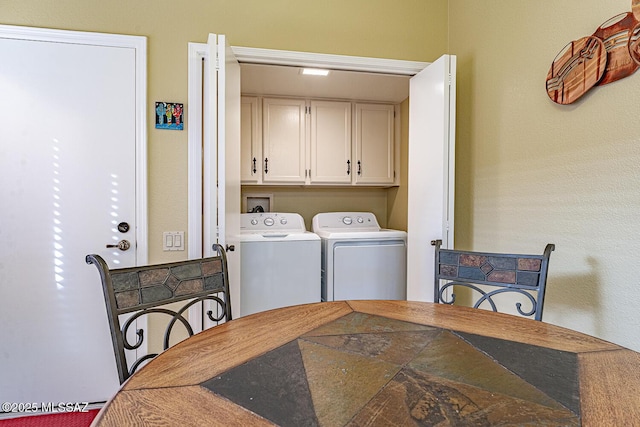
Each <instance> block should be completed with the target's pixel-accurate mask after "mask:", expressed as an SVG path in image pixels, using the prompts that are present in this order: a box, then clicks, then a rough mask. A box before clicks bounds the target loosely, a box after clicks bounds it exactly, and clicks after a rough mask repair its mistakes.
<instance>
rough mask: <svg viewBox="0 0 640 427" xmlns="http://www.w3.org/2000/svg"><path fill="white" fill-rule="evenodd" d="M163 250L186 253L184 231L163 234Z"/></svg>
mask: <svg viewBox="0 0 640 427" xmlns="http://www.w3.org/2000/svg"><path fill="white" fill-rule="evenodd" d="M162 250H164V251H184V231H165V232H163V233H162Z"/></svg>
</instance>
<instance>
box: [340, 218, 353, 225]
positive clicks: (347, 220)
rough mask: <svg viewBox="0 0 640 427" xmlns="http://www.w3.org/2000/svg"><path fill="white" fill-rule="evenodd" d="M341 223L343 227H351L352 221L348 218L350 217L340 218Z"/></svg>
mask: <svg viewBox="0 0 640 427" xmlns="http://www.w3.org/2000/svg"><path fill="white" fill-rule="evenodd" d="M342 222H343V223H344V224H345V225H351V222H352V219H351V217H350V216H345V217H344V218H342Z"/></svg>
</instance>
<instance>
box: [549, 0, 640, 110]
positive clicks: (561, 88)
mask: <svg viewBox="0 0 640 427" xmlns="http://www.w3.org/2000/svg"><path fill="white" fill-rule="evenodd" d="M639 67H640V0H632V1H631V12H626V13H621V14H619V15H616V16H614V17H613V18H611V19H609V20H607V21H606V22H605V23H603V24H602V25H601V26H600V27H598V28H597V29H596V31H595V32H594V33H593V35H591V36H588V37H583V38H581V39H578V40H574V41H572V42H570V43H569V44H567V45H566V46H565V47H564V48H562V50H561V51H560V52H559V53H558V55H556V57H555V58H554V60H553V62H552V63H551V68H550V69H549V72H548V73H547V95H549V98H551V100H552V101H553V102H555V103H557V104H563V105H567V104H571V103H572V102H575V101H576V100H577V99H579V98H580V97H582V96H583V95H584V94H585V93H587V92H588V91H589V90H590V89H591V88H592V87H594V86H603V85H605V84H608V83H612V82H615V81H617V80H620V79H623V78H625V77H628V76H630V75H631V74H633V73H635V72H636V70H637V69H638V68H639Z"/></svg>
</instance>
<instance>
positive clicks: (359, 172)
mask: <svg viewBox="0 0 640 427" xmlns="http://www.w3.org/2000/svg"><path fill="white" fill-rule="evenodd" d="M360 175H362V163H361V162H360V160H358V176H360Z"/></svg>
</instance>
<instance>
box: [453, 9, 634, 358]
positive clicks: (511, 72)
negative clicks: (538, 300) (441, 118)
mask: <svg viewBox="0 0 640 427" xmlns="http://www.w3.org/2000/svg"><path fill="white" fill-rule="evenodd" d="M449 3H450V21H449V26H450V46H449V51H450V52H451V53H454V54H456V55H457V56H458V86H457V89H458V99H457V101H458V104H457V105H458V114H457V147H456V148H457V150H456V152H457V156H456V170H457V173H456V179H457V183H456V184H457V185H456V192H457V196H456V218H455V221H456V233H455V238H456V246H457V247H460V248H468V249H469V248H470V249H476V250H497V251H535V252H538V251H539V252H540V253H541V252H542V250H543V248H544V245H545V244H546V243H547V242H552V243H555V244H556V251H555V252H554V253H553V254H552V256H551V263H550V277H549V283H548V293H547V301H546V307H545V315H544V319H545V321H546V322H550V323H555V324H559V325H563V326H567V327H569V328H572V329H577V330H581V331H584V332H587V333H589V334H593V335H596V336H599V337H602V338H605V339H607V340H610V341H613V342H616V343H619V344H622V345H625V346H628V347H632V348H634V349H636V350H640V316H639V315H638V309H637V304H636V301H638V300H640V278H639V277H638V274H637V271H638V270H637V266H638V265H639V264H640V261H639V260H640V239H639V237H640V221H638V211H640V172H639V171H640V166H639V165H640V120H639V119H638V112H639V111H640V72H639V73H636V74H635V75H632V76H630V77H627V78H626V79H623V80H620V81H618V82H615V83H612V84H609V85H605V86H602V87H598V88H596V89H594V90H592V91H590V92H589V93H588V94H587V95H586V96H585V97H583V98H582V99H581V100H578V102H576V103H575V104H572V105H570V106H559V105H556V104H554V103H553V102H551V101H550V100H549V98H548V97H547V94H546V91H545V79H546V74H547V72H548V69H549V66H550V65H551V62H552V60H553V59H554V57H555V56H556V54H557V53H558V52H559V51H560V49H562V48H563V47H564V46H565V45H566V44H567V43H568V42H570V41H572V40H576V39H578V38H581V37H583V36H588V35H591V34H593V32H594V31H595V29H596V28H597V27H598V26H599V25H600V24H602V23H603V22H605V21H606V20H608V19H609V18H611V17H613V16H615V15H617V14H618V13H621V12H627V11H630V10H631V2H630V1H629V0H608V1H600V0H563V1H557V0H528V1H524V0H518V1H514V0H491V1H477V0H450V2H449Z"/></svg>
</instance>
